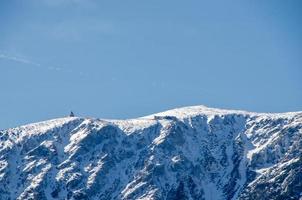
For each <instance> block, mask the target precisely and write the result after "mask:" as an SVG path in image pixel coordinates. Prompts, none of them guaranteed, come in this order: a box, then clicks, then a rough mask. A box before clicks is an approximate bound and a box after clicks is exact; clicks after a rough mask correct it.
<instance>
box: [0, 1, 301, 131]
mask: <svg viewBox="0 0 302 200" xmlns="http://www.w3.org/2000/svg"><path fill="white" fill-rule="evenodd" d="M301 9H302V1H300V0H291V1H284V0H265V1H262V0H247V1H241V0H240V1H239V0H238V1H235V0H231V1H224V0H221V1H218V0H214V1H213V0H211V1H210V0H209V1H197V0H196V1H191V0H188V1H178V0H173V1H172V0H165V1H162V0H153V1H142V0H130V1H96V0H95V1H94V0H26V1H24V0H4V1H1V2H0V24H1V28H0V35H1V37H0V75H1V79H0V129H4V128H8V127H14V126H18V125H21V124H26V123H29V122H35V121H41V120H45V119H50V118H57V117H61V116H65V115H67V114H68V113H69V112H70V110H73V111H74V112H75V113H76V114H77V115H80V116H93V117H98V118H121V119H125V118H133V117H139V116H144V115H147V114H150V113H155V112H159V111H163V110H167V109H170V108H175V107H181V106H189V105H198V104H202V105H206V106H210V107H220V108H229V109H244V110H250V111H257V112H286V111H301V110H302V92H301V91H302V79H301V76H302V55H301V52H302V26H301V20H302V12H301Z"/></svg>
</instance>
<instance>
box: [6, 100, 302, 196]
mask: <svg viewBox="0 0 302 200" xmlns="http://www.w3.org/2000/svg"><path fill="white" fill-rule="evenodd" d="M301 196H302V112H296V113H284V114H258V113H248V112H243V111H227V110H219V109H211V108H206V107H203V106H196V107H187V108H181V109H175V110H171V111H167V112H164V113H159V114H156V115H154V116H147V117H144V118H139V119H133V120H98V119H88V118H76V117H69V118H62V119H55V120H51V121H46V122H40V123H36V124H30V125H26V126H21V127H19V128H14V129H8V130H4V131H0V199H1V200H2V199H3V200H7V199H12V200H13V199H129V200H130V199H167V200H174V199H175V200H176V199H177V200H179V199H206V200H208V199H299V198H301Z"/></svg>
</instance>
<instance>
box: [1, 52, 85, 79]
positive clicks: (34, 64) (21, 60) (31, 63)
mask: <svg viewBox="0 0 302 200" xmlns="http://www.w3.org/2000/svg"><path fill="white" fill-rule="evenodd" d="M0 59H4V60H10V61H13V62H18V63H22V64H26V65H29V66H31V67H35V68H39V69H46V70H50V71H57V72H58V71H64V72H68V73H76V72H75V71H74V70H71V69H64V68H62V67H58V66H46V65H42V64H40V63H37V62H34V61H32V60H29V59H26V58H22V57H17V56H11V55H7V54H3V53H2V54H0ZM77 74H78V75H80V76H83V75H87V74H86V73H84V72H81V71H79V72H77Z"/></svg>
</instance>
